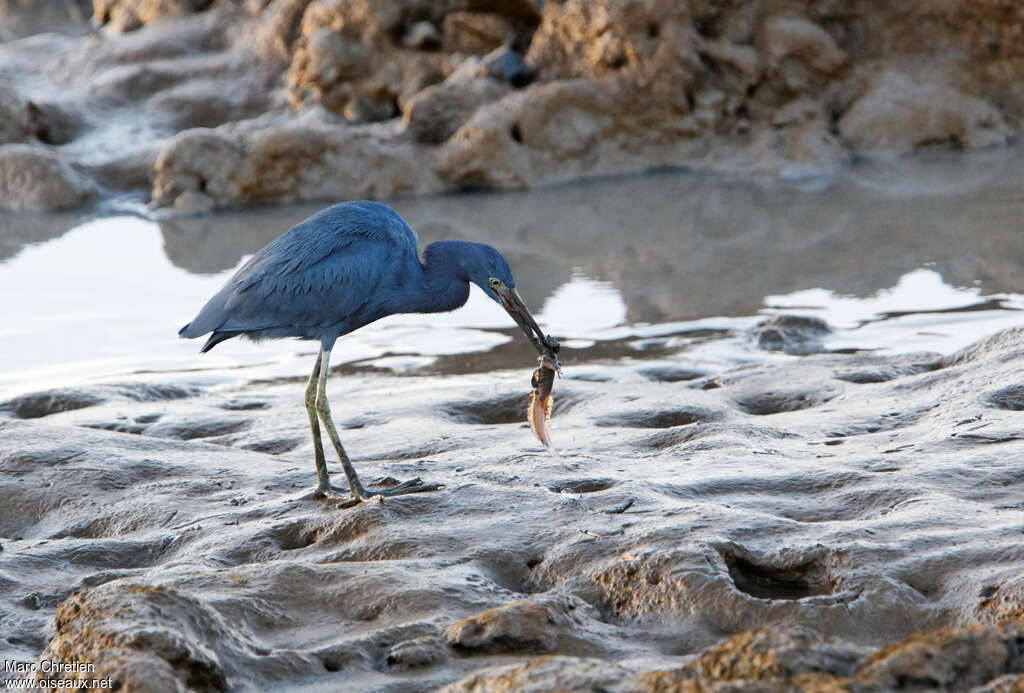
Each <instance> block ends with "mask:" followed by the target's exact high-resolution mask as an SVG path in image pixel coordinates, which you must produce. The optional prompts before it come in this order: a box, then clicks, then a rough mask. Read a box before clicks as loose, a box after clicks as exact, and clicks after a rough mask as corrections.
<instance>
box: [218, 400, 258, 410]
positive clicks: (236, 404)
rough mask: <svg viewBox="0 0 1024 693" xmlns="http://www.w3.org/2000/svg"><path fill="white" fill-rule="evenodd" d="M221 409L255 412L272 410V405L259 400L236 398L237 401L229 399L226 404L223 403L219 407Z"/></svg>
mask: <svg viewBox="0 0 1024 693" xmlns="http://www.w3.org/2000/svg"><path fill="white" fill-rule="evenodd" d="M217 406H218V407H220V408H221V409H227V410H228V411H253V410H257V409H270V403H269V402H264V401H262V400H258V399H243V398H241V397H236V398H235V399H229V400H227V401H226V402H222V403H221V404H218V405H217Z"/></svg>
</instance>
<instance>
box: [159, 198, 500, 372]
mask: <svg viewBox="0 0 1024 693" xmlns="http://www.w3.org/2000/svg"><path fill="white" fill-rule="evenodd" d="M416 240H417V239H416V234H415V233H414V232H413V230H412V229H411V228H409V225H408V224H406V223H405V220H404V219H402V217H400V216H399V215H398V214H397V213H396V212H395V211H394V210H393V209H391V208H390V207H387V206H386V205H382V204H379V203H376V202H346V203H342V204H337V205H334V206H332V207H328V208H327V209H324V210H322V211H320V212H318V213H316V214H314V215H313V216H311V217H310V218H309V219H306V220H305V221H303V222H302V223H300V224H298V225H297V226H295V227H294V228H292V229H291V230H290V231H288V232H286V233H284V234H282V235H281V236H279V237H278V238H277V239H275V240H274V241H272V242H271V243H269V244H268V245H267V246H266V247H264V248H263V249H262V250H260V251H259V252H258V253H256V254H255V255H254V256H253V257H252V258H251V259H250V260H249V261H248V262H247V263H245V265H244V266H242V267H241V268H240V269H239V270H238V272H236V273H235V275H234V276H233V277H232V278H231V279H230V280H229V281H228V283H227V284H226V285H225V286H224V288H223V289H221V290H220V292H218V293H217V294H216V295H215V296H214V297H213V298H211V299H210V301H209V302H208V303H207V304H206V305H205V306H204V307H203V309H202V310H201V311H200V312H199V314H198V315H197V316H196V317H195V319H194V320H193V321H192V322H190V323H189V324H188V325H185V327H183V328H182V329H181V331H180V332H179V335H180V336H181V337H186V338H194V337H199V336H202V335H204V334H207V333H211V332H212V333H213V334H212V335H211V336H210V339H209V340H208V341H207V343H206V345H204V347H203V349H202V350H203V351H204V352H205V351H208V350H210V349H211V348H213V347H214V346H215V345H216V344H218V343H219V342H221V341H224V340H225V339H230V338H232V337H236V336H239V335H245V336H248V337H251V338H254V339H262V338H278V337H298V338H300V339H318V340H320V341H321V342H322V343H324V344H325V345H327V346H330V345H333V343H334V341H335V340H336V339H337V338H338V337H339V336H341V335H343V334H347V333H349V332H352V331H353V330H356V329H358V328H360V327H362V326H364V325H367V324H369V323H371V322H373V321H374V320H379V319H380V318H382V317H385V316H387V315H393V314H395V313H433V312H442V311H448V310H454V309H455V308H458V307H460V306H462V305H463V304H464V303H465V302H466V299H467V298H468V296H469V286H468V283H467V282H470V281H473V282H475V283H477V284H479V285H480V286H481V288H483V289H484V291H485V292H487V294H488V295H489V296H491V298H493V299H495V300H498V299H497V297H496V295H495V294H494V291H493V290H492V289H491V287H490V286H489V285H488V280H489V279H490V278H491V277H497V278H498V279H500V280H502V281H503V282H504V283H505V284H506V285H507V286H509V287H512V288H514V287H515V280H514V279H513V278H512V273H511V270H509V267H508V263H506V262H505V259H504V258H502V257H501V255H500V254H499V253H498V252H497V251H496V250H494V249H493V248H491V247H489V246H486V245H482V244H479V243H466V242H462V241H440V242H438V243H432V244H431V245H430V246H428V248H427V249H426V251H425V253H424V259H425V261H426V264H423V263H421V262H420V260H419V258H418V257H417V248H416Z"/></svg>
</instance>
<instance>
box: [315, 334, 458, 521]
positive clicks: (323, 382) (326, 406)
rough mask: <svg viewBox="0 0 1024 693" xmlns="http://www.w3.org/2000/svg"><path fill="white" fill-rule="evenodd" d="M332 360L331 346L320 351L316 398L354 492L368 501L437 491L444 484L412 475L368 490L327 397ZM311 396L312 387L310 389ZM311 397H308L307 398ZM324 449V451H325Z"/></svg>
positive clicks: (316, 438)
mask: <svg viewBox="0 0 1024 693" xmlns="http://www.w3.org/2000/svg"><path fill="white" fill-rule="evenodd" d="M330 361H331V350H330V349H323V350H321V352H320V357H319V358H318V359H317V365H318V367H319V373H317V388H316V399H315V400H314V406H315V409H316V413H317V414H319V415H320V420H321V421H323V424H324V430H326V431H327V437H328V438H330V439H331V443H332V444H333V445H334V450H335V452H337V453H338V458H339V459H340V460H341V467H342V469H344V470H345V476H346V477H347V478H348V485H349V488H350V489H351V491H352V495H353V496H355V498H356V500H360V501H364V500H369V499H370V498H375V497H380V498H384V497H387V496H400V495H404V494H407V493H423V492H424V491H436V490H437V489H439V488H441V485H440V484H425V483H423V481H421V480H420V479H418V478H417V479H410V480H409V481H406V482H403V483H401V484H398V485H397V486H393V487H391V488H388V489H383V490H380V491H367V490H366V488H365V487H363V485H362V483H361V482H360V481H359V475H357V474H356V470H355V467H353V466H352V461H351V460H350V459H349V458H348V454H347V453H346V452H345V447H344V446H343V445H342V444H341V437H340V436H338V429H337V428H336V427H335V426H334V418H333V417H332V416H331V405H330V402H328V401H327V373H328V371H329V370H330V367H329V364H330ZM307 396H308V389H307ZM307 401H308V399H307ZM318 439H319V430H317V432H316V433H314V442H316V441H317V440H318ZM322 454H323V453H322V449H321V455H322ZM319 464H320V463H319V459H318V462H317V465H318V466H317V480H318V483H319V480H320V473H319V470H320V467H319ZM324 478H326V467H325V472H324Z"/></svg>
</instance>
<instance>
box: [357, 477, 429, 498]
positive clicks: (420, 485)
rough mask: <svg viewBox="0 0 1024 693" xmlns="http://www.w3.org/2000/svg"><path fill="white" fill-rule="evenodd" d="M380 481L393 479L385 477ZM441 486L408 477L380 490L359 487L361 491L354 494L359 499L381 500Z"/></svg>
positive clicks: (423, 491) (427, 490)
mask: <svg viewBox="0 0 1024 693" xmlns="http://www.w3.org/2000/svg"><path fill="white" fill-rule="evenodd" d="M382 481H394V480H393V479H385V480H382ZM442 488H444V484H428V483H425V482H424V481H423V479H420V478H419V477H416V478H415V479H409V480H408V481H403V482H402V483H400V484H397V485H395V486H389V487H388V488H383V489H380V490H368V489H359V491H361V493H357V494H355V496H356V498H358V499H359V500H361V501H365V500H370V499H371V498H377V499H379V500H382V501H383V500H384V499H385V498H390V497H392V496H405V495H408V494H410V493H427V492H429V491H438V490H440V489H442Z"/></svg>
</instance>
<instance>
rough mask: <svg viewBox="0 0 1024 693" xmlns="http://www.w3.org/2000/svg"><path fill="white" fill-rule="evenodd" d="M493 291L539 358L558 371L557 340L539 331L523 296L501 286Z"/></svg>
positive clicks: (559, 368) (559, 367)
mask: <svg viewBox="0 0 1024 693" xmlns="http://www.w3.org/2000/svg"><path fill="white" fill-rule="evenodd" d="M494 293H495V294H497V296H498V300H499V301H500V302H501V307H502V308H504V309H505V310H506V311H508V314H509V315H511V316H512V319H513V320H515V321H516V324H517V325H519V329H521V330H522V331H523V334H525V335H526V337H527V339H529V340H530V343H531V344H533V347H534V348H535V349H536V350H537V353H538V354H540V356H541V358H543V359H546V360H547V361H549V362H550V365H551V366H552V368H553V369H554V370H555V371H560V370H561V366H560V365H559V364H558V356H557V355H556V354H557V352H558V342H557V341H556V340H555V339H554V337H551V336H549V335H545V334H544V332H542V331H541V329H540V326H539V325H537V321H536V320H534V319H533V316H532V315H531V314H530V309H529V308H527V307H526V303H524V302H523V297H522V296H520V295H519V292H518V291H516V290H515V289H510V288H508V287H504V286H503V287H500V288H496V289H495V290H494Z"/></svg>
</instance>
